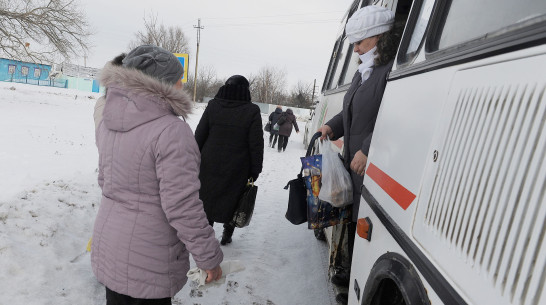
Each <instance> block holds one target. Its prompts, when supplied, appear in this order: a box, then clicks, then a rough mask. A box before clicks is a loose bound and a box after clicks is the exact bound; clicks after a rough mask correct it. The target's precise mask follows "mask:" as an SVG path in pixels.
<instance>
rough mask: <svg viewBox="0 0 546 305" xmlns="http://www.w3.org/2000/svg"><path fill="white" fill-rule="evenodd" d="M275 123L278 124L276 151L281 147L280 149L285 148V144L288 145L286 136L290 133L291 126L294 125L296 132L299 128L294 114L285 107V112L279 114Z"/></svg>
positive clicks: (283, 149)
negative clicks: (277, 146)
mask: <svg viewBox="0 0 546 305" xmlns="http://www.w3.org/2000/svg"><path fill="white" fill-rule="evenodd" d="M277 124H279V125H280V126H279V149H278V151H279V152H281V149H282V151H285V150H286V145H288V138H289V137H290V135H291V134H292V126H294V128H295V129H296V132H300V129H299V127H298V123H297V122H296V116H295V115H294V112H293V111H292V109H290V108H288V109H286V112H284V113H283V114H282V115H281V117H280V118H279V120H278V121H277Z"/></svg>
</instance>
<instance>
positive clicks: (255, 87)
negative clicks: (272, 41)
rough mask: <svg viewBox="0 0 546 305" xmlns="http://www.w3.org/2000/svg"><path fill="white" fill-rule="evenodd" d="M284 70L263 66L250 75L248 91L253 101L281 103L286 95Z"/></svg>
mask: <svg viewBox="0 0 546 305" xmlns="http://www.w3.org/2000/svg"><path fill="white" fill-rule="evenodd" d="M285 77H286V72H285V71H283V70H280V69H276V68H273V67H263V68H261V69H260V70H259V71H258V74H256V75H251V77H250V79H251V81H250V83H251V85H250V92H251V94H252V97H253V99H254V100H255V101H258V102H261V103H266V104H283V103H284V101H285V99H286V96H285V94H284V91H285V90H284V89H285V87H286V79H285Z"/></svg>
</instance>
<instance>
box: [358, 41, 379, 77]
mask: <svg viewBox="0 0 546 305" xmlns="http://www.w3.org/2000/svg"><path fill="white" fill-rule="evenodd" d="M376 50H377V47H373V49H371V50H369V51H368V52H366V53H364V54H362V55H359V56H358V57H360V61H362V63H361V64H360V65H359V66H358V71H359V72H360V74H361V75H362V80H361V81H360V84H363V83H364V82H365V81H366V80H367V79H368V78H369V77H370V74H372V71H373V66H374V59H375V57H376V55H375V54H374V53H375V51H376Z"/></svg>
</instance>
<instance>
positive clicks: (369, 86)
mask: <svg viewBox="0 0 546 305" xmlns="http://www.w3.org/2000/svg"><path fill="white" fill-rule="evenodd" d="M393 62H394V61H391V62H389V63H388V64H386V65H382V66H376V67H374V69H373V71H372V74H371V75H370V77H369V78H368V79H367V80H366V81H365V82H364V84H361V80H362V76H361V74H360V72H359V71H356V73H355V75H354V77H353V81H352V83H351V87H349V90H347V93H345V97H344V99H343V109H342V110H341V112H340V113H339V114H337V115H336V116H334V117H333V118H332V119H331V120H329V121H328V122H327V123H326V125H328V126H330V127H331V128H332V131H333V132H334V138H333V139H332V140H337V139H339V138H341V137H343V156H344V161H345V167H346V168H347V170H349V173H350V174H351V180H352V181H353V203H354V205H353V216H352V217H353V221H354V222H356V220H357V217H358V208H359V203H360V196H361V195H360V186H362V182H363V179H364V177H363V176H360V175H358V174H356V173H355V172H353V171H352V170H351V169H350V164H351V161H352V160H353V157H354V156H355V154H356V153H357V152H358V151H359V150H362V152H363V153H364V154H365V155H366V156H368V152H369V150H370V143H371V141H372V135H373V130H374V126H375V120H376V119H377V113H378V112H379V106H380V105H381V99H383V93H384V92H385V86H386V85H387V74H388V73H389V71H390V70H391V68H392V64H393Z"/></svg>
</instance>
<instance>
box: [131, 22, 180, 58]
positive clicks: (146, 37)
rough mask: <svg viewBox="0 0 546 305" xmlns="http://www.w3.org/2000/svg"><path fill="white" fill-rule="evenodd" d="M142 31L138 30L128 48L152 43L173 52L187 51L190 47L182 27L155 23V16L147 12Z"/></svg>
mask: <svg viewBox="0 0 546 305" xmlns="http://www.w3.org/2000/svg"><path fill="white" fill-rule="evenodd" d="M144 28H145V30H144V31H138V32H137V33H136V34H135V35H136V39H135V41H133V42H131V44H130V46H129V47H130V49H133V48H135V47H137V46H139V45H143V44H153V45H156V46H159V47H162V48H164V49H165V50H168V51H170V52H173V53H189V51H190V47H189V43H188V39H187V38H186V35H185V34H184V32H183V31H182V28H180V27H177V26H169V27H166V26H165V25H163V24H158V23H157V16H154V15H152V14H149V15H148V17H144Z"/></svg>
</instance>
